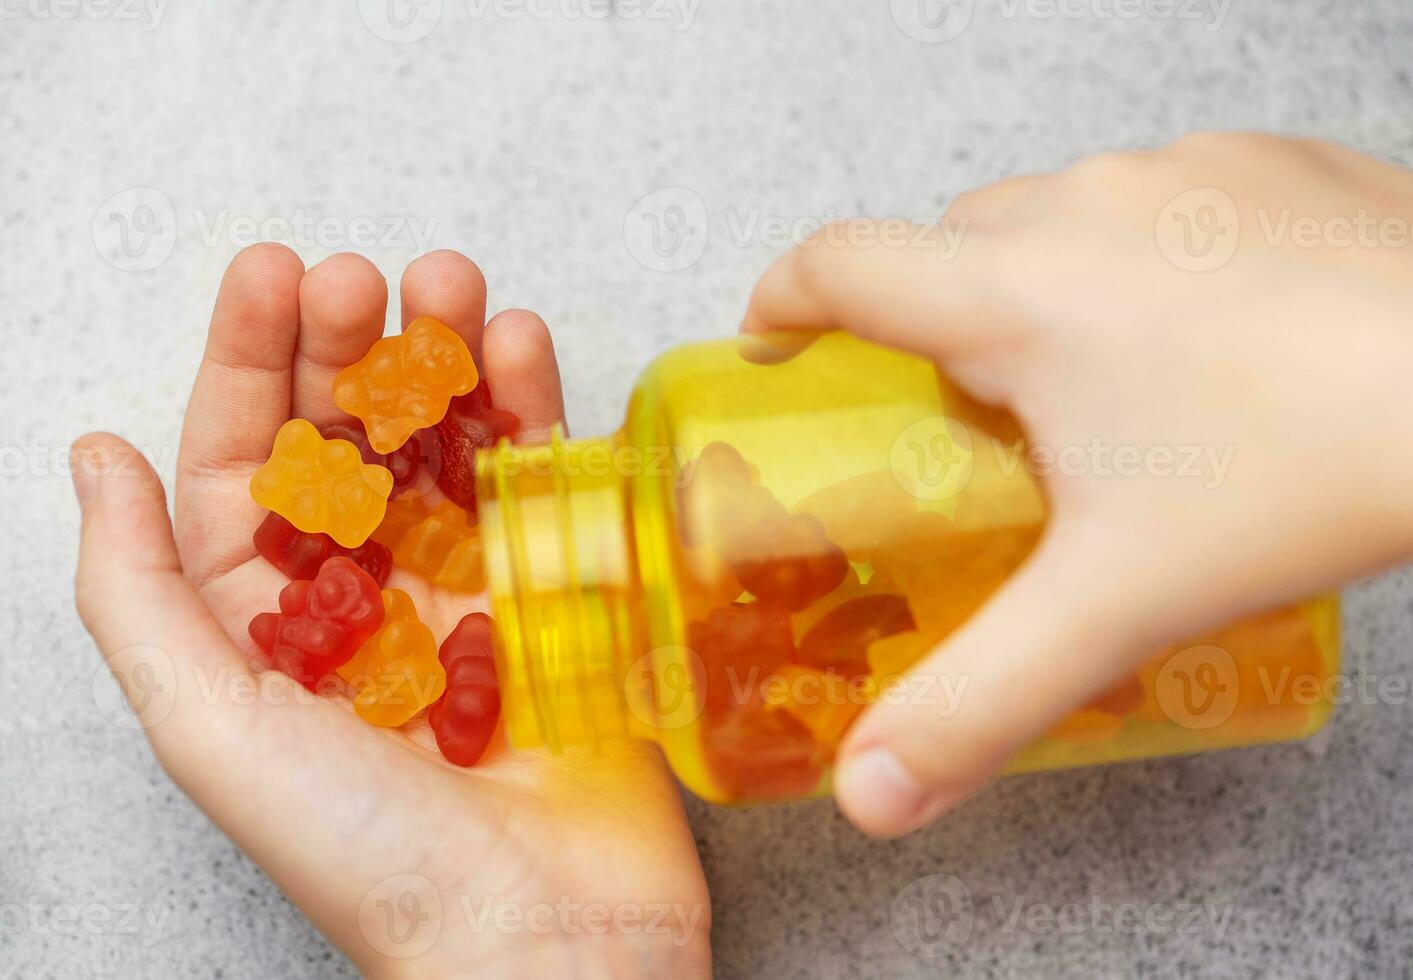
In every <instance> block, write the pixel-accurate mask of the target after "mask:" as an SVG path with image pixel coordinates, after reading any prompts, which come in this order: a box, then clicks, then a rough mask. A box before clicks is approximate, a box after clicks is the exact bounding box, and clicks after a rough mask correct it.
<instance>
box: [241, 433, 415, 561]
mask: <svg viewBox="0 0 1413 980" xmlns="http://www.w3.org/2000/svg"><path fill="white" fill-rule="evenodd" d="M319 434H320V435H321V436H323V437H324V438H325V439H345V440H347V441H348V442H351V443H353V444H354V445H355V446H357V447H358V452H359V455H361V456H362V457H363V462H365V463H369V464H372V465H374V466H385V467H387V469H388V471H389V472H390V473H392V475H393V488H392V493H391V494H389V496H388V499H389V500H391V499H393V498H394V497H397V496H400V495H401V494H404V493H406V492H407V491H408V490H411V489H412V486H413V484H415V483H416V482H417V474H418V473H420V472H422V468H423V467H426V468H427V471H428V472H429V473H431V474H432V475H433V476H434V477H435V476H436V474H437V473H438V471H439V470H440V468H441V446H440V444H439V443H438V441H437V437H436V433H434V432H432V431H430V430H423V431H421V432H414V433H413V434H412V435H410V436H408V437H407V441H406V442H405V443H403V444H402V445H401V446H400V447H398V448H397V449H395V450H393V451H392V452H390V453H380V452H378V451H377V450H376V449H374V448H373V447H372V445H371V444H370V443H369V442H368V434H367V433H366V432H364V431H363V427H362V426H359V425H350V424H349V423H347V422H330V423H329V424H328V425H322V426H320V427H319ZM266 557H268V556H266Z"/></svg>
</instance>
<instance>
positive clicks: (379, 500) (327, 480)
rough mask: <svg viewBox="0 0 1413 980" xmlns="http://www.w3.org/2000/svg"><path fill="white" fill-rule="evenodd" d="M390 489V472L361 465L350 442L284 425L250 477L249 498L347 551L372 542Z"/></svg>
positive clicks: (308, 425)
mask: <svg viewBox="0 0 1413 980" xmlns="http://www.w3.org/2000/svg"><path fill="white" fill-rule="evenodd" d="M392 487H393V475H392V473H391V472H390V471H389V470H387V469H386V468H384V467H382V466H375V465H371V464H368V463H365V462H363V457H362V456H361V455H360V454H359V452H358V447H357V446H355V445H354V444H353V443H351V442H348V441H347V440H344V439H325V438H324V437H323V436H321V435H320V434H319V430H318V429H316V428H314V424H313V423H312V422H309V421H308V420H307V419H290V420H289V421H288V422H286V423H285V424H284V425H282V426H280V431H279V433H278V434H276V436H275V447H274V449H273V450H271V453H270V458H269V460H267V461H266V463H265V465H263V466H261V467H260V469H258V470H256V471H255V475H254V476H253V477H251V478H250V495H251V496H252V497H254V498H255V502H256V503H257V504H259V505H260V506H261V507H264V508H265V509H267V510H272V511H274V512H275V513H277V514H279V515H280V516H281V517H283V518H284V519H285V520H287V521H289V522H290V523H291V524H293V525H294V526H295V527H297V528H299V529H300V530H301V531H308V532H309V533H311V534H315V533H319V532H323V533H325V534H327V535H329V537H331V538H333V539H334V540H335V541H337V542H338V543H339V544H341V545H343V546H344V547H345V548H357V547H358V546H359V545H361V544H362V543H363V542H364V541H366V540H368V535H369V534H371V533H372V532H373V529H374V528H376V527H377V526H378V524H379V523H380V522H381V521H382V519H383V514H384V512H385V511H386V509H387V504H388V494H389V493H391V492H392Z"/></svg>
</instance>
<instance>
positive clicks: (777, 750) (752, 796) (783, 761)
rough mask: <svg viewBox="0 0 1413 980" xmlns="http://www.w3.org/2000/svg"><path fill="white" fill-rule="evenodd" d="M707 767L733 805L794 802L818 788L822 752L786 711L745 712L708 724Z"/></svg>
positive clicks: (706, 731)
mask: <svg viewBox="0 0 1413 980" xmlns="http://www.w3.org/2000/svg"><path fill="white" fill-rule="evenodd" d="M702 747H703V749H705V751H706V757H707V764H708V765H709V766H710V767H711V774H712V776H713V777H714V778H715V780H716V782H717V783H718V784H720V786H721V788H722V790H723V791H724V792H725V794H726V797H727V799H730V800H732V801H734V802H738V803H741V802H746V801H757V802H766V801H768V800H781V799H784V800H788V799H798V798H799V797H802V796H808V795H809V794H810V793H811V792H813V791H814V789H815V787H816V786H818V785H819V778H820V776H821V775H822V774H823V766H822V761H823V758H822V757H823V752H822V751H821V749H820V746H819V745H818V744H817V743H816V742H815V740H814V736H813V735H811V734H810V730H809V729H808V728H806V727H805V726H804V725H802V724H800V722H799V721H797V720H796V719H794V718H792V717H791V716H790V715H789V714H788V713H786V712H784V711H772V710H771V709H769V708H745V709H742V710H740V711H733V712H730V713H729V714H725V715H722V716H720V717H718V718H716V719H714V720H712V721H710V722H709V723H708V725H707V728H706V730H705V733H704V734H703V737H702Z"/></svg>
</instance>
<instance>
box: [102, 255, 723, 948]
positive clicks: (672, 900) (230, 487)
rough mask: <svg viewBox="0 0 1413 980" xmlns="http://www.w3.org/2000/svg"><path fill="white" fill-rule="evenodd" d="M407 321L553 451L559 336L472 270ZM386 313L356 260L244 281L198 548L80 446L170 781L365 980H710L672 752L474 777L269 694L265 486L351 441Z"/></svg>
mask: <svg viewBox="0 0 1413 980" xmlns="http://www.w3.org/2000/svg"><path fill="white" fill-rule="evenodd" d="M401 299H402V322H403V324H404V325H405V324H407V323H408V322H409V321H410V320H411V319H412V318H413V317H416V316H420V315H430V316H435V317H437V318H438V319H440V320H442V321H443V322H445V323H447V324H448V325H449V326H451V327H452V328H453V329H455V330H456V331H457V332H459V333H460V334H461V335H462V337H464V338H465V339H466V341H467V344H468V345H469V346H470V348H471V350H472V352H473V353H475V354H476V356H477V359H478V361H479V363H480V365H481V367H482V371H483V374H484V375H485V377H487V378H488V379H489V380H490V383H491V386H492V388H493V390H494V391H495V394H496V399H497V404H498V405H500V406H501V407H504V408H508V409H511V410H513V411H514V412H516V413H517V414H519V416H520V417H521V419H522V420H523V423H524V428H523V431H522V438H523V439H525V440H528V441H534V440H536V439H539V438H544V437H545V436H546V434H547V432H548V429H549V427H550V425H551V424H552V423H553V422H555V421H558V420H559V418H560V416H561V414H562V404H561V395H560V389H559V377H558V370H557V367H556V365H555V359H554V349H553V346H552V345H551V342H550V338H549V334H548V332H547V331H546V330H545V326H544V324H543V323H542V322H541V321H540V319H539V318H538V317H536V316H535V315H534V314H532V313H527V312H521V311H510V312H506V313H502V314H500V315H499V316H497V317H495V318H494V319H492V320H491V322H490V323H489V324H485V322H484V317H485V302H486V288H485V282H484V280H483V279H482V277H481V273H480V271H479V270H478V269H477V268H476V266H475V265H474V264H472V263H471V262H470V261H469V260H467V259H466V258H464V257H462V256H460V255H457V254H455V253H451V252H439V253H433V254H431V255H428V256H425V257H423V258H421V259H419V260H418V261H416V262H414V263H413V264H412V265H411V266H409V267H408V269H407V272H406V274H405V275H404V277H403V280H402V297H401ZM386 304H387V285H386V283H384V281H383V278H382V276H380V275H379V274H378V272H377V271H376V269H374V267H373V266H372V265H371V264H370V263H368V262H367V261H365V260H363V259H361V258H357V257H354V256H351V255H338V256H334V257H333V258H331V259H329V260H327V261H325V262H322V263H320V264H319V265H317V266H315V267H314V268H313V269H310V270H309V271H308V272H307V273H306V272H305V271H304V268H303V266H302V264H301V263H300V261H299V259H298V258H296V257H295V255H294V254H293V253H292V252H290V251H289V250H288V249H284V248H281V247H277V246H256V247H255V248H252V249H249V250H247V251H245V252H243V253H241V254H240V255H239V256H238V257H237V258H236V259H235V261H234V262H232V263H231V267H230V269H229V270H228V271H227V273H226V277H225V281H224V282H223V283H222V286H221V292H220V296H219V297H218V299H217V301H216V308H215V312H214V314H213V316H212V320H211V332H210V336H209V338H208V341H207V347H206V356H205V359H204V360H203V362H202V365H201V369H200V372H199V374H198V376H197V379H196V387H195V390H194V391H193V392H192V397H191V404H190V407H189V410H188V413H187V420H186V427H185V430H184V433H183V437H182V447H181V458H180V463H179V469H178V475H177V485H176V495H177V501H176V502H177V506H176V536H175V539H174V538H173V534H172V528H171V525H170V524H169V523H168V519H167V512H166V508H165V502H164V499H163V496H162V492H161V487H160V484H159V483H158V482H157V480H156V478H155V477H154V476H153V474H152V471H151V470H150V468H148V467H147V465H146V463H145V462H142V461H141V460H140V459H138V460H137V461H136V462H135V463H133V464H130V465H127V466H121V465H119V466H113V465H108V466H104V465H103V461H104V460H106V461H108V462H109V463H114V462H117V463H121V461H122V460H123V459H130V458H131V457H130V455H128V450H127V447H126V445H125V444H124V443H122V442H121V441H120V440H118V439H117V438H116V437H113V436H108V435H91V436H87V437H85V438H84V439H82V440H80V442H79V443H78V444H77V445H76V447H75V456H76V458H75V461H74V472H75V483H76V487H77V490H78V494H79V498H80V501H81V503H82V509H83V545H82V554H81V556H80V561H79V570H78V577H77V594H78V605H79V611H80V613H81V614H82V616H83V619H84V622H85V623H86V624H87V626H88V628H89V630H90V632H92V633H93V636H94V638H95V639H96V640H97V641H98V645H99V647H100V648H101V649H102V651H103V654H104V656H105V657H107V658H108V659H109V663H110V664H111V665H112V666H113V668H114V670H115V673H116V674H117V676H118V677H119V680H120V681H121V682H122V683H123V685H124V687H125V689H126V690H127V692H128V694H129V696H130V698H131V699H132V700H133V703H134V704H135V705H137V706H138V713H139V717H141V718H143V720H144V724H145V726H146V728H147V734H148V737H149V738H150V740H151V742H152V746H153V748H154V750H155V751H156V754H157V757H158V759H159V760H160V761H161V763H162V765H163V767H164V768H165V769H166V770H167V771H168V772H169V773H170V774H171V775H172V777H173V778H174V779H175V780H176V781H177V783H178V784H179V785H180V786H181V787H182V788H183V789H184V790H185V791H186V792H187V793H188V794H189V795H190V796H191V797H192V798H193V799H194V800H195V801H196V802H197V804H198V805H200V806H201V808H202V809H204V810H205V811H206V812H207V813H208V814H209V815H210V816H211V818H212V819H213V820H214V821H215V822H216V823H217V824H218V825H219V826H220V827H221V828H222V829H223V830H225V831H226V832H227V833H228V834H230V835H231V837H232V838H233V839H234V840H235V841H236V843H237V844H239V845H240V846H241V848H243V849H244V850H245V851H246V852H247V853H249V854H250V855H251V857H253V858H254V859H255V860H256V861H257V862H258V863H259V864H260V866H261V867H262V868H264V869H265V871H266V872H268V873H269V875H270V877H271V878H273V879H274V880H275V882H276V883H277V884H278V885H279V886H280V887H281V888H282V889H283V890H284V891H285V893H286V894H287V895H289V896H290V898H291V899H292V900H293V901H294V902H295V904H296V905H298V906H299V907H300V908H301V909H302V910H303V911H304V912H305V914H307V915H308V916H309V918H310V919H311V920H312V921H313V922H314V924H315V925H316V926H317V927H318V928H319V929H321V930H322V931H323V932H324V933H325V934H327V935H328V936H329V938H330V939H331V940H332V941H333V942H334V943H336V944H337V945H338V946H339V947H340V948H341V949H343V950H344V951H345V952H346V953H347V954H348V955H349V956H350V957H351V958H352V959H353V960H354V961H355V963H357V964H358V966H359V967H360V968H361V969H362V970H364V971H365V972H366V973H371V974H397V973H403V972H405V973H408V974H411V975H418V976H429V975H471V974H475V973H477V972H480V971H482V970H484V971H485V972H486V973H488V974H493V975H497V976H511V975H541V976H551V975H561V974H567V973H569V972H571V970H573V971H576V972H582V973H585V974H588V975H603V976H607V975H614V976H620V975H623V976H627V975H638V974H642V975H648V976H669V975H670V976H692V975H704V974H706V973H707V972H708V971H709V968H710V950H709V940H708V935H707V931H708V928H709V913H708V911H707V908H708V907H707V893H706V885H705V882H704V880H703V877H702V871H701V867H700V865H699V863H698V859H697V853H696V849H695V844H694V841H693V839H692V835H691V832H690V830H689V828H688V826H687V824H686V820H685V818H684V815H683V811H682V806H681V801H680V799H679V797H678V794H677V790H676V787H675V786H674V785H673V783H672V781H671V779H670V778H669V776H668V775H667V773H666V771H665V769H664V767H663V764H662V761H661V759H660V757H659V755H658V753H657V752H656V750H655V749H654V748H652V747H651V746H649V745H647V744H646V743H641V744H632V745H625V746H622V747H621V748H619V749H617V750H615V751H614V752H613V753H612V754H610V755H609V756H608V757H607V758H602V759H600V760H597V761H596V762H595V763H594V764H592V765H565V764H562V763H560V762H559V761H557V760H555V759H554V758H552V757H547V756H546V755H543V754H540V753H534V752H514V751H511V750H509V749H508V748H506V747H504V746H495V745H493V746H492V748H491V749H490V751H489V752H488V753H487V757H486V759H485V760H484V761H483V762H482V763H481V764H480V765H479V766H477V767H476V768H474V769H470V770H463V769H457V768H454V767H452V766H450V765H447V764H445V763H443V762H442V761H440V758H439V755H438V753H437V751H436V749H435V746H434V744H433V743H432V741H431V739H430V738H429V737H428V733H427V732H426V730H425V727H424V728H423V730H422V731H421V732H420V733H416V732H414V733H413V735H412V737H409V736H408V735H407V734H404V733H402V732H399V731H396V730H386V729H378V728H374V727H371V726H369V725H367V724H365V723H364V722H362V721H361V720H359V719H358V718H357V717H356V716H354V715H353V714H352V713H351V712H350V711H349V710H348V708H347V706H346V705H337V704H334V703H331V702H326V701H320V700H318V699H315V698H313V697H312V696H308V695H305V694H304V693H303V689H302V688H300V687H299V685H297V684H296V683H294V682H293V681H291V680H290V679H289V678H287V677H285V676H284V675H282V674H279V673H277V672H274V671H267V672H264V673H262V674H260V675H259V676H258V678H252V677H251V675H250V670H249V668H248V665H247V657H246V654H247V652H249V651H251V650H253V644H252V643H251V642H250V640H249V639H248V637H247V634H246V626H247V624H248V623H249V621H250V619H251V617H252V616H254V615H255V614H256V613H257V612H262V611H265V610H270V609H274V608H276V601H277V597H278V595H279V591H280V589H281V587H282V586H283V585H284V584H285V581H286V579H285V577H284V576H283V575H282V574H280V573H279V572H278V571H276V570H275V569H274V568H272V567H271V566H270V565H269V564H268V563H267V562H265V560H264V559H263V558H260V557H259V556H257V555H256V553H255V549H254V547H253V546H252V544H251V534H252V533H253V532H254V530H255V528H256V526H257V524H258V523H259V522H260V520H261V518H262V517H263V516H264V515H263V512H262V511H261V509H260V508H259V507H258V506H256V505H255V503H254V502H253V501H252V500H251V499H250V494H249V490H248V484H249V481H250V476H251V474H252V473H253V472H254V471H255V469H256V468H257V467H258V466H259V465H260V463H261V462H262V461H263V460H264V459H265V457H266V456H267V455H268V454H269V451H270V446H271V444H272V442H273V440H274V436H275V431H276V430H277V429H278V428H279V426H280V425H281V423H283V422H285V421H286V420H287V419H289V418H290V417H292V416H298V417H303V418H308V419H310V420H312V421H313V422H314V423H315V424H316V425H319V424H323V423H325V422H329V421H332V420H334V419H336V418H340V417H343V416H342V413H340V412H339V411H338V410H337V409H336V408H335V407H334V404H333V400H332V395H331V387H332V383H333V378H334V375H335V374H336V373H337V372H338V370H339V369H340V368H342V367H344V366H346V365H348V364H351V363H353V362H354V361H356V360H358V359H359V358H360V357H362V356H363V354H364V353H366V352H367V350H368V348H369V347H370V346H371V345H372V343H373V342H374V341H375V340H376V339H377V338H378V337H379V336H380V335H381V334H382V330H383V317H384V310H385V308H386ZM483 324H484V327H483ZM389 585H390V586H392V587H396V588H402V589H406V590H407V591H408V592H410V593H411V594H412V596H413V599H414V600H415V602H416V604H417V608H418V610H419V612H420V613H421V614H422V617H423V619H424V620H426V621H427V623H428V625H430V626H431V627H432V630H433V631H434V632H435V633H436V635H437V636H438V637H439V638H440V637H442V636H445V635H446V634H447V633H448V632H449V631H450V629H451V627H452V626H453V625H454V624H455V622H456V620H457V618H458V617H459V616H460V615H461V614H463V613H465V612H467V611H469V610H468V609H467V608H466V606H467V602H466V598H465V597H464V596H463V597H459V598H457V597H452V596H449V595H447V594H445V593H441V592H440V591H439V590H436V589H432V588H429V587H428V586H427V585H426V584H425V583H423V582H421V581H420V580H418V579H416V578H414V577H412V576H410V575H407V574H406V573H404V572H401V571H399V570H395V571H394V572H393V576H392V578H391V580H390V582H389ZM252 692H258V693H255V694H254V695H253V696H252ZM399 876H412V877H405V878H404V877H399ZM438 902H439V903H440V907H439V909H438V908H437V903H438ZM424 948H425V952H422V950H423V949H424ZM414 953H419V954H420V955H416V956H411V955H410V954H414Z"/></svg>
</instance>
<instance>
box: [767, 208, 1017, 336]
mask: <svg viewBox="0 0 1413 980" xmlns="http://www.w3.org/2000/svg"><path fill="white" fill-rule="evenodd" d="M992 239H993V236H989V235H986V234H984V233H981V232H980V231H978V230H977V229H959V228H958V227H956V226H954V225H953V224H951V223H950V222H946V221H943V222H939V223H937V224H933V225H904V224H903V223H901V222H897V221H892V222H861V221H851V222H843V223H841V224H838V225H830V226H828V227H826V228H825V229H823V230H822V231H821V232H819V233H818V234H817V235H816V236H815V237H813V238H812V239H810V240H809V241H808V242H806V243H804V244H802V245H798V246H796V247H795V248H793V249H791V250H790V251H788V252H786V253H785V254H784V255H783V256H781V257H780V258H779V259H777V260H776V261H775V263H774V264H773V265H771V267H770V268H769V269H768V270H766V273H765V275H764V276H762V277H761V280H760V282H759V283H757V285H756V288H755V292H754V293H753V294H752V296H751V301H750V306H749V308H748V309H747V311H746V317H745V320H744V321H743V323H742V329H743V330H745V331H761V330H848V331H850V332H851V333H855V334H857V335H859V336H860V337H864V338H866V339H869V340H873V341H877V342H879V343H883V344H887V345H889V346H893V347H899V348H902V349H904V350H911V351H914V352H916V353H920V354H925V355H927V356H929V357H933V358H944V357H953V356H956V357H960V356H965V355H967V354H971V353H975V352H977V351H979V350H981V349H984V348H988V347H993V346H995V345H997V344H1001V343H1007V342H1009V334H1010V331H1009V330H1008V329H1007V327H1008V321H1009V318H1008V317H1007V316H1006V314H1005V311H1004V310H1003V309H1002V307H1001V305H1000V303H999V302H998V301H997V297H996V290H995V286H994V277H995V273H994V268H995V263H996V262H1000V261H1007V260H1010V259H1009V257H1007V256H1003V255H999V254H997V252H998V249H997V247H996V245H995V244H994V243H993V240H992Z"/></svg>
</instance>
